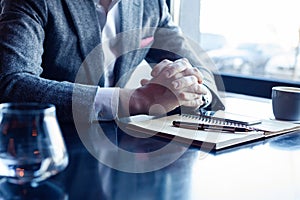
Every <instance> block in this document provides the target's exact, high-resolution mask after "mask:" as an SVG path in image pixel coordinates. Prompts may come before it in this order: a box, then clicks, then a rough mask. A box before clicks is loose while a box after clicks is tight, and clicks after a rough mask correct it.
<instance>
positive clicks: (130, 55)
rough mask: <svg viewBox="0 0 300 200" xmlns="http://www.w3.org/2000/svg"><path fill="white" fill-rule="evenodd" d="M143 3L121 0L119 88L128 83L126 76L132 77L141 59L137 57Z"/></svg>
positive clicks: (116, 74)
mask: <svg viewBox="0 0 300 200" xmlns="http://www.w3.org/2000/svg"><path fill="white" fill-rule="evenodd" d="M141 4H142V1H140V0H121V2H120V10H119V11H120V22H121V23H120V25H121V27H120V33H121V34H120V39H121V42H120V43H121V44H120V49H121V52H120V53H121V55H122V56H121V57H120V58H119V59H118V61H117V65H116V67H115V69H114V73H115V78H116V81H117V82H118V84H117V85H118V86H124V85H125V84H126V82H127V81H128V79H127V76H126V74H128V75H130V74H131V71H130V70H132V68H131V67H130V66H132V64H134V63H136V62H137V60H139V58H138V57H137V56H136V54H137V52H136V51H135V50H137V49H138V48H139V40H140V35H141V31H140V29H141V28H142V21H141V20H142V15H143V12H142V9H141V6H142V5H141Z"/></svg>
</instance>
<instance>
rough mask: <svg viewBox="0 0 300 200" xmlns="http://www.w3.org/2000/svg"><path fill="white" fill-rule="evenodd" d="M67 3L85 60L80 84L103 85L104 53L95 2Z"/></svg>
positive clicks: (77, 0)
mask: <svg viewBox="0 0 300 200" xmlns="http://www.w3.org/2000/svg"><path fill="white" fill-rule="evenodd" d="M65 2H66V5H67V6H68V8H69V10H70V13H71V17H72V19H73V21H74V27H75V30H76V31H77V34H78V38H79V46H80V51H81V53H82V59H85V62H84V63H83V66H84V67H83V68H84V69H81V72H80V73H82V74H83V76H82V78H81V79H82V80H81V81H80V82H85V83H88V84H93V85H97V84H99V85H103V81H104V80H103V77H102V76H101V75H103V69H102V68H101V67H100V66H102V65H103V52H102V49H101V48H100V45H99V44H100V37H101V36H100V34H101V31H100V28H99V25H98V24H99V23H98V17H97V13H96V10H95V5H94V2H93V0H65ZM97 45H98V46H97ZM95 47H97V48H96V49H95ZM91 52H92V53H91ZM87 56H88V57H87ZM86 58H88V59H86ZM100 76H101V80H100V81H99V79H100Z"/></svg>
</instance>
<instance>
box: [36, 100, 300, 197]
mask: <svg viewBox="0 0 300 200" xmlns="http://www.w3.org/2000/svg"><path fill="white" fill-rule="evenodd" d="M227 99H228V101H227V102H226V104H227V106H228V107H229V108H228V109H229V110H230V111H234V110H235V109H236V108H235V107H243V108H244V109H246V111H247V110H248V111H247V113H248V114H251V112H253V113H254V114H255V115H259V116H263V117H271V115H270V101H269V100H267V99H257V98H248V97H242V98H240V96H238V98H236V96H234V95H233V96H229V97H228V98H227ZM241 99H243V101H241ZM255 102H256V103H255ZM253 106H255V108H254V107H253ZM261 109H262V110H261ZM238 110H239V112H242V110H240V109H238ZM61 128H62V132H63V135H64V138H65V141H66V146H67V149H68V154H69V165H68V166H67V168H66V169H65V170H64V171H63V172H61V173H59V174H57V175H55V176H53V177H51V178H50V179H49V180H48V181H46V182H45V183H43V184H44V185H46V186H47V187H48V189H46V190H45V189H44V188H43V187H42V186H43V184H41V186H40V189H39V188H37V189H35V194H34V195H35V196H37V197H42V196H43V199H44V198H45V197H48V198H50V199H51V198H52V199H53V198H54V197H55V199H84V200H89V199H143V200H144V199H146V200H147V199H151V200H152V199H163V200H165V199H166V200H169V199H172V200H177V199H184V200H189V199H209V200H211V199H212V200H214V199H216V200H219V199H230V200H235V199H243V200H244V199H251V200H252V199H256V200H258V199H263V200H268V199H270V200H271V199H272V200H274V199H288V200H290V199H300V190H299V188H300V132H296V133H290V134H286V135H281V136H277V137H273V138H269V139H266V140H260V141H256V142H253V143H248V144H245V145H242V146H239V147H236V148H232V149H227V150H226V151H221V152H207V151H203V150H202V149H201V148H198V147H192V146H190V147H186V146H185V145H184V144H181V143H176V142H170V141H169V140H164V139H161V138H157V137H151V138H138V137H136V136H133V135H130V134H129V135H128V134H125V133H124V132H123V131H122V130H123V128H122V127H119V128H118V126H117V124H116V123H114V122H107V123H101V130H103V133H104V134H101V133H99V132H97V131H94V129H93V128H91V127H85V126H84V125H80V126H76V127H74V126H73V125H68V124H62V125H61ZM99 135H100V136H99ZM103 136H105V137H103ZM103 138H105V139H103ZM103 141H105V142H103ZM164 147H168V148H164ZM161 149H164V151H161ZM153 152H154V153H153ZM49 188H50V190H49ZM39 190H40V191H39ZM45 191H46V192H45ZM45 194H48V195H45Z"/></svg>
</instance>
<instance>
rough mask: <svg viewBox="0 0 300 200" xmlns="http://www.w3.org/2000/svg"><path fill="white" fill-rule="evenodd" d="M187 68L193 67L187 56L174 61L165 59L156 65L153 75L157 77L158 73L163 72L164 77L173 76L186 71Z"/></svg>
mask: <svg viewBox="0 0 300 200" xmlns="http://www.w3.org/2000/svg"><path fill="white" fill-rule="evenodd" d="M187 68H192V66H191V64H190V63H189V61H188V60H187V59H185V58H182V59H178V60H176V61H174V62H171V61H169V60H163V61H162V62H160V63H158V64H157V65H155V66H154V68H153V70H152V72H151V75H152V76H153V77H157V76H158V75H160V74H163V76H164V77H166V78H171V77H172V76H174V75H176V74H178V73H181V72H183V71H185V70H186V69H187Z"/></svg>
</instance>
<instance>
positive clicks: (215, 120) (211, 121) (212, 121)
mask: <svg viewBox="0 0 300 200" xmlns="http://www.w3.org/2000/svg"><path fill="white" fill-rule="evenodd" d="M181 116H183V117H186V118H189V119H193V120H198V121H199V122H201V123H204V124H208V125H222V126H231V127H241V128H248V127H249V126H248V125H246V124H245V123H243V122H239V121H236V120H231V119H225V118H219V117H212V116H206V115H193V114H181Z"/></svg>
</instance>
